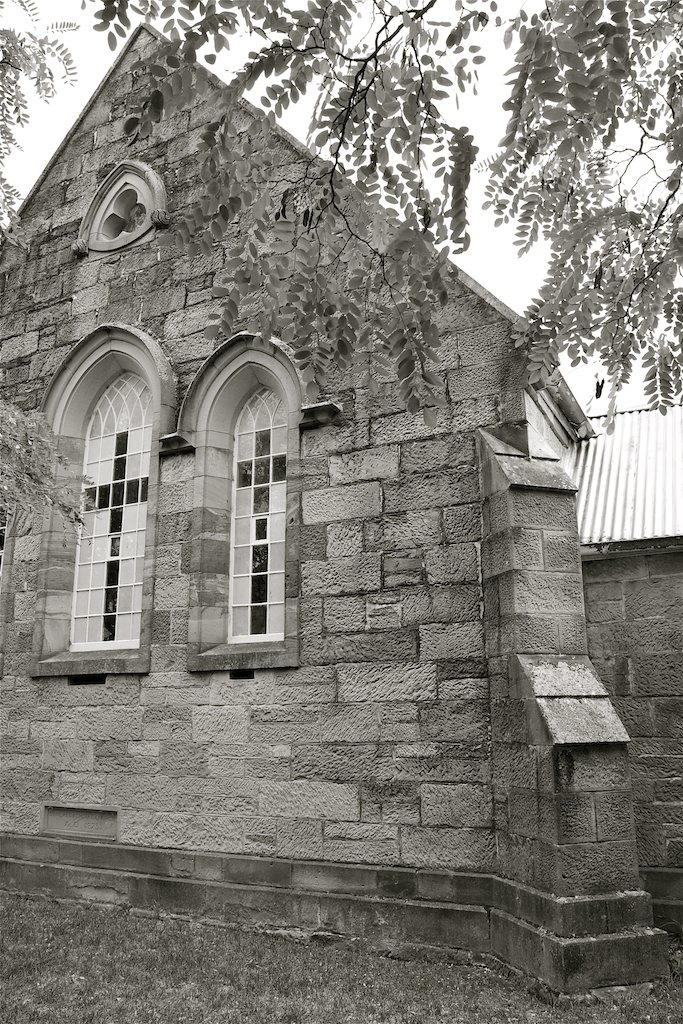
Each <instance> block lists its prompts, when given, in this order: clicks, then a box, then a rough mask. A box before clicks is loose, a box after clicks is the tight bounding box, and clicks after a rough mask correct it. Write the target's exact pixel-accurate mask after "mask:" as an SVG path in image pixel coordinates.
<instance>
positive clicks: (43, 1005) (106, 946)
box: [0, 894, 683, 1024]
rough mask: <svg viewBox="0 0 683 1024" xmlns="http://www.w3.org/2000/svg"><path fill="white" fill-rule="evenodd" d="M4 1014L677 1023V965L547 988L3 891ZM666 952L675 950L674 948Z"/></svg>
mask: <svg viewBox="0 0 683 1024" xmlns="http://www.w3.org/2000/svg"><path fill="white" fill-rule="evenodd" d="M0 907H1V918H0V979H1V990H0V1021H2V1024H33V1022H36V1021H40V1022H41V1024H45V1022H52V1021H55V1022H59V1024H118V1022H122V1024H123V1022H125V1024H380V1022H381V1024H409V1022H410V1024H446V1022H448V1024H475V1022H476V1024H489V1022H490V1024H517V1022H523V1024H551V1022H552V1024H579V1022H580V1024H605V1022H610V1024H626V1022H629V1024H634V1022H636V1021H639V1022H640V1021H643V1022H647V1024H681V1021H683V979H682V978H681V976H680V974H678V972H675V977H674V980H673V981H671V982H669V983H667V984H661V985H658V986H657V987H656V989H655V990H654V991H652V992H643V991H642V990H641V991H639V992H635V993H634V994H633V995H629V996H628V997H626V999H625V1000H624V1001H622V1002H620V1003H618V1004H612V1003H610V1002H607V1003H606V1002H602V1001H595V1000H594V1001H593V1002H578V1001H576V1000H574V1001H568V1000H563V1001H560V1002H553V1001H552V1000H551V999H549V997H548V996H547V995H546V996H545V997H544V995H543V992H542V991H541V990H540V989H539V986H537V985H535V984H533V983H532V982H528V981H525V980H524V979H521V978H519V977H516V976H514V975H513V974H511V973H510V972H509V971H507V970H506V969H505V968H503V967H501V966H499V965H498V964H496V962H495V961H493V960H491V959H486V958H484V962H483V963H480V964H476V965H474V964H470V963H461V964H452V965H451V964H445V963H429V962H405V961H397V960H391V959H387V958H384V957H380V956H378V955H376V954H372V953H366V952H361V951H360V950H357V949H348V948H341V947H337V946H329V945H318V944H308V943H303V942H293V941H291V940H290V939H286V938H283V937H281V936H276V935H266V934H255V933H251V932H244V931H237V930H233V929H224V928H216V927H212V926H208V925H201V924H198V923H191V922H188V921H180V920H177V919H170V918H166V919H162V920H158V919H156V918H149V917H139V916H134V915H132V914H130V913H128V912H126V911H121V910H113V909H106V908H99V907H95V906H90V907H87V906H81V905H76V904H66V903H56V902H52V901H48V900H41V899H25V898H21V897H16V896H7V895H6V894H0ZM672 962H673V963H674V964H676V963H678V962H680V956H675V955H674V959H673V961H672Z"/></svg>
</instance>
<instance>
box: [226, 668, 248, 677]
mask: <svg viewBox="0 0 683 1024" xmlns="http://www.w3.org/2000/svg"><path fill="white" fill-rule="evenodd" d="M230 678H231V679H253V678H254V670H253V668H233V669H231V670H230Z"/></svg>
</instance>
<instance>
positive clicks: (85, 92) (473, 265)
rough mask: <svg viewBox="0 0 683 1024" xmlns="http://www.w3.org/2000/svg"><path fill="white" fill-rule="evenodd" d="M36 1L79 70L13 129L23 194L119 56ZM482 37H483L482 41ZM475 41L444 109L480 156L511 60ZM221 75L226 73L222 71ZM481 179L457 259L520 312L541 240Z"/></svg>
mask: <svg viewBox="0 0 683 1024" xmlns="http://www.w3.org/2000/svg"><path fill="white" fill-rule="evenodd" d="M35 3H36V5H37V7H38V9H39V10H40V11H41V14H42V15H43V19H44V23H45V24H49V23H50V22H52V21H61V20H68V21H76V22H78V23H79V26H80V27H79V28H78V30H77V31H75V32H72V33H70V34H69V35H68V36H66V37H65V42H66V43H67V45H68V46H69V49H70V51H71V53H72V55H73V57H74V60H75V63H76V67H77V69H78V81H77V84H76V85H75V86H74V87H69V86H66V85H63V86H60V88H59V89H58V94H57V96H56V97H55V98H54V99H52V100H51V101H50V102H49V103H48V104H44V103H40V102H37V101H36V102H34V103H33V104H32V105H31V117H30V121H29V123H28V125H27V126H26V127H25V128H24V129H22V130H21V131H20V132H19V133H18V138H19V142H20V145H21V150H20V151H18V152H16V153H14V154H12V155H11V157H10V158H9V159H8V161H7V163H6V173H7V176H8V178H9V180H10V182H11V183H12V184H13V185H14V186H15V187H16V188H17V189H18V190H19V191H20V193H21V195H22V197H23V196H25V195H26V194H27V193H28V191H29V190H30V188H31V186H32V185H33V183H34V182H35V180H36V179H37V178H38V177H39V175H40V173H41V172H42V170H43V168H44V167H45V164H46V163H47V162H48V160H49V159H50V157H51V156H52V154H53V153H54V152H55V150H56V149H57V148H58V147H59V145H60V143H61V141H62V139H63V138H64V135H65V134H66V132H67V131H68V130H69V129H70V128H71V126H72V124H73V123H74V121H75V120H76V119H77V117H78V115H79V114H80V112H81V110H82V109H83V107H84V106H85V105H86V104H87V102H88V100H89V98H90V96H91V95H92V93H93V92H94V91H95V89H96V88H97V85H98V84H99V82H100V81H101V79H102V78H103V77H104V76H105V75H106V73H107V72H108V70H109V68H110V66H111V64H112V62H113V61H114V59H115V57H116V54H114V53H112V52H111V50H110V49H109V47H108V45H107V42H106V33H98V32H94V31H93V30H92V28H91V25H92V20H91V19H92V13H91V11H90V10H86V11H85V12H82V11H81V10H80V0H35ZM3 20H4V23H5V26H7V25H10V24H11V25H13V26H15V27H17V28H21V27H22V26H23V22H19V21H18V19H16V17H15V15H14V14H13V10H12V5H11V4H8V5H7V6H6V8H5V11H4V16H3ZM484 39H486V40H487V45H486V46H485V47H484V46H483V42H484ZM474 41H475V42H478V43H481V44H482V47H483V50H484V53H485V54H486V57H487V61H486V63H485V64H484V65H482V66H481V67H480V68H479V74H480V88H479V95H478V97H476V98H475V99H471V98H469V97H468V99H467V102H466V104H463V105H462V106H461V107H460V109H457V107H456V104H453V105H452V106H450V108H449V109H445V110H444V113H445V115H446V116H447V117H448V118H449V120H450V121H451V123H453V124H457V125H466V126H468V127H469V129H470V131H471V132H472V134H473V135H474V140H475V144H476V145H477V146H478V147H479V156H478V159H481V158H483V157H486V156H488V155H491V154H492V153H493V152H494V151H495V149H496V146H497V143H498V141H499V139H500V138H501V137H502V135H503V132H504V128H505V122H506V114H505V112H504V111H503V110H502V102H503V100H504V98H505V83H504V71H505V70H506V69H507V68H508V67H509V66H510V64H511V63H512V55H511V53H510V52H509V51H506V50H505V49H504V47H503V44H502V35H501V34H500V33H497V34H496V33H494V32H492V31H491V32H490V31H489V28H487V30H486V32H485V34H483V35H481V36H480V38H479V39H476V40H474ZM118 52H119V51H117V53H118ZM233 59H234V60H237V59H238V55H237V54H235V57H234V58H233ZM233 66H236V64H235V65H233ZM216 67H218V65H216ZM226 71H227V72H228V73H229V65H226ZM220 73H221V72H220V71H219V74H220ZM223 77H226V73H225V72H224V73H223ZM283 124H284V126H285V127H286V128H287V129H288V130H289V131H290V132H292V134H294V135H297V136H300V137H301V135H302V133H301V130H300V125H301V115H300V112H299V113H298V114H292V113H291V112H290V116H289V118H288V119H287V120H285V121H284V122H283ZM302 141H303V137H302ZM485 184H486V176H485V175H483V174H475V175H474V178H473V181H472V185H471V190H470V200H469V201H470V221H471V223H470V234H471V238H472V244H471V246H470V249H469V250H468V251H467V253H465V254H464V255H462V256H459V257H458V259H457V263H458V264H459V266H461V267H462V269H463V270H465V271H466V272H467V273H468V274H469V275H470V276H471V277H473V278H474V279H475V280H477V281H479V282H480V283H481V284H482V285H484V287H485V288H487V289H488V290H489V291H491V292H492V293H493V294H494V295H496V296H497V297H498V298H499V299H501V300H502V301H503V302H505V303H506V304H507V305H508V306H510V307H511V308H512V309H515V310H516V311H518V312H520V313H522V312H523V311H524V308H525V306H526V304H527V302H528V301H529V300H530V299H531V298H533V297H534V295H535V293H536V292H537V290H538V288H539V286H540V284H541V282H542V279H543V274H544V270H545V266H546V250H545V248H544V246H543V245H542V244H541V245H538V246H536V247H535V249H534V251H533V252H532V253H531V254H529V255H528V256H526V257H523V258H521V259H520V258H519V257H518V256H517V254H516V251H515V249H514V246H513V243H512V239H513V233H514V232H513V230H512V229H505V228H495V227H494V226H493V218H492V217H491V215H490V214H489V213H488V212H487V211H483V210H481V203H482V201H483V195H484V186H485ZM563 371H564V374H565V377H566V378H567V381H568V383H569V385H570V387H571V388H572V389H573V390H574V393H575V394H576V397H577V398H578V399H579V401H580V402H581V404H582V405H583V406H584V408H585V409H586V410H587V411H589V412H590V414H591V415H596V414H599V413H602V412H603V411H604V410H605V408H606V402H605V400H604V397H606V396H604V397H603V400H602V401H601V402H599V403H598V402H596V401H595V400H594V398H593V389H594V386H595V372H594V370H592V369H585V368H582V369H580V370H572V369H571V367H569V366H568V365H565V366H563ZM645 404H646V403H645V401H644V399H643V395H642V387H641V384H640V381H639V380H638V381H633V382H632V383H631V384H630V385H629V386H628V388H626V389H624V392H623V394H622V397H621V399H620V402H619V408H621V409H629V408H642V407H643V406H644V405H645Z"/></svg>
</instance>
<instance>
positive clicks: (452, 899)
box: [0, 835, 667, 992]
mask: <svg viewBox="0 0 683 1024" xmlns="http://www.w3.org/2000/svg"><path fill="white" fill-rule="evenodd" d="M0 889H5V890H7V891H11V892H22V893H33V894H43V895H49V896H52V897H57V898H61V899H71V900H78V901H88V902H96V903H109V904H116V905H117V906H121V907H129V908H131V909H136V910H144V911H147V912H154V913H158V914H164V913H171V914H180V915H189V916H191V917H194V918H198V919H202V920H212V921H220V922H222V923H225V924H231V925H238V926H244V927H250V928H267V929H284V930H285V931H290V932H292V933H294V932H304V933H306V934H309V935H316V936H318V937H320V938H327V939H330V940H332V939H333V938H334V937H335V936H336V937H347V938H349V937H351V938H355V939H360V940H363V941H364V942H365V943H367V945H368V946H369V947H370V948H373V949H377V950H383V951H388V950H389V951H393V952H396V953H400V952H402V953H406V952H407V953H409V954H410V953H412V954H413V955H418V956H419V955H420V952H421V951H423V952H427V950H428V949H434V948H438V949H440V950H442V951H445V952H447V951H448V950H451V951H455V950H468V951H470V952H475V953H485V952H490V953H493V954H495V955H496V956H497V957H499V958H500V959H501V960H503V961H504V962H506V963H508V964H510V965H511V966H513V967H515V968H517V969H519V970H521V971H524V972H525V973H531V974H533V975H535V976H536V977H538V978H539V979H541V980H542V981H543V982H545V983H546V984H547V985H548V986H549V987H550V988H552V989H554V990H557V991H565V992H582V991H585V990H587V989H591V988H601V987H605V986H611V985H615V984H622V983H623V981H624V979H625V978H628V980H629V981H630V982H631V983H632V984H636V983H638V982H643V981H650V980H653V979H654V978H657V977H662V976H664V975H665V974H666V973H667V967H666V942H667V940H666V934H665V933H664V932H661V931H659V930H657V929H655V928H653V927H652V907H651V901H650V899H649V896H648V895H647V894H646V893H643V892H629V893H620V894H618V895H608V896H593V897H579V898H575V899H571V898H568V899H563V900H556V899H554V898H553V897H550V896H548V895H547V894H545V893H542V892H540V891H538V890H535V889H531V888H529V887H528V886H522V885H520V884H518V883H515V882H512V881H510V880H507V879H502V878H499V877H497V876H495V875H491V874H474V873H467V872H454V871H428V870H419V869H406V868H400V867H393V868H390V867H380V866H359V865H347V864H334V863H330V862H319V861H318V862H316V861H296V860H273V859H268V858H260V857H235V856H226V855H221V854H208V853H191V852H188V851H184V850H164V849H158V848H157V849H151V848H143V847H125V846H120V845H118V844H113V843H92V842H83V841H76V840H63V839H53V838H33V837H26V836H12V835H6V836H3V837H1V838H0Z"/></svg>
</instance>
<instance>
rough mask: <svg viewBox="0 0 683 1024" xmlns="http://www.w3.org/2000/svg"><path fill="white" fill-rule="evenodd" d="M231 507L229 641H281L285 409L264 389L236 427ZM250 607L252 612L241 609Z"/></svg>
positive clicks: (255, 396)
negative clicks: (250, 637)
mask: <svg viewBox="0 0 683 1024" xmlns="http://www.w3.org/2000/svg"><path fill="white" fill-rule="evenodd" d="M235 434H236V436H235V469H234V485H233V501H232V516H233V523H232V551H231V591H230V604H231V638H233V639H237V638H239V639H242V640H243V639H244V638H245V637H249V636H252V637H258V638H262V639H264V640H269V639H271V638H272V639H278V638H280V637H282V636H283V635H284V611H283V609H282V608H280V610H279V611H277V609H278V608H279V607H280V605H281V604H282V602H283V601H284V539H285V503H286V475H287V457H286V447H287V428H286V416H285V409H284V406H283V405H282V402H281V400H280V399H279V398H278V396H277V395H276V394H275V393H274V392H272V391H268V390H267V389H262V390H261V391H258V392H256V394H254V395H252V397H251V398H250V399H249V401H248V402H247V403H246V405H245V406H244V408H243V409H242V412H241V413H240V416H239V418H238V421H237V426H236V431H235ZM247 604H249V605H250V606H251V607H250V608H245V607H244V606H245V605H247Z"/></svg>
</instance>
